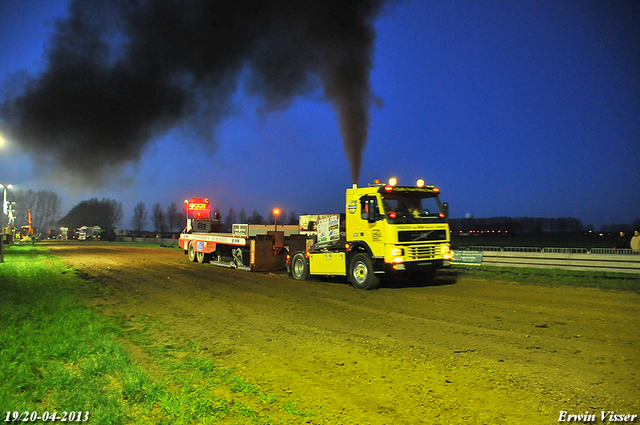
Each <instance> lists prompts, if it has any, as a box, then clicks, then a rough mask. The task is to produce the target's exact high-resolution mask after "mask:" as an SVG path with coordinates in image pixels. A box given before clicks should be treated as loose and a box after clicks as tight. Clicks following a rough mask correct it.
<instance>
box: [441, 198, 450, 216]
mask: <svg viewBox="0 0 640 425" xmlns="http://www.w3.org/2000/svg"><path fill="white" fill-rule="evenodd" d="M442 212H443V213H444V218H445V220H448V219H449V204H447V203H446V202H445V203H444V204H442Z"/></svg>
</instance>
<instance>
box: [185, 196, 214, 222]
mask: <svg viewBox="0 0 640 425" xmlns="http://www.w3.org/2000/svg"><path fill="white" fill-rule="evenodd" d="M184 203H185V204H187V214H188V218H196V219H208V218H210V217H211V206H210V205H209V199H208V198H205V199H202V198H192V199H191V201H186V200H185V201H184Z"/></svg>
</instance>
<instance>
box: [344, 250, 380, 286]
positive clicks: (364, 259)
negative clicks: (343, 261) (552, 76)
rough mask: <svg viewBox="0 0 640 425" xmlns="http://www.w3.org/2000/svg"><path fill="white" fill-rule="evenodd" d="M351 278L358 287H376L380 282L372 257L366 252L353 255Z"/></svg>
mask: <svg viewBox="0 0 640 425" xmlns="http://www.w3.org/2000/svg"><path fill="white" fill-rule="evenodd" d="M349 278H350V280H351V284H352V285H353V286H354V287H355V288H357V289H365V290H368V289H375V288H377V287H378V285H379V284H380V279H379V278H378V276H376V275H375V273H374V272H373V262H372V261H371V257H369V256H368V255H367V254H364V253H360V254H356V255H354V256H353V259H352V260H351V272H350V273H349Z"/></svg>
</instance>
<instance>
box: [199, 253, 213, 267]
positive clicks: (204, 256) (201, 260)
mask: <svg viewBox="0 0 640 425" xmlns="http://www.w3.org/2000/svg"><path fill="white" fill-rule="evenodd" d="M210 258H211V255H210V254H205V253H204V252H196V259H197V260H198V263H200V264H202V263H208V262H209V259H210Z"/></svg>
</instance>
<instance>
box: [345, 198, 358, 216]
mask: <svg viewBox="0 0 640 425" xmlns="http://www.w3.org/2000/svg"><path fill="white" fill-rule="evenodd" d="M357 209H358V204H357V203H356V201H351V202H349V204H348V205H347V210H349V213H351V214H353V213H354V212H356V210H357Z"/></svg>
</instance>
